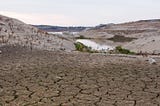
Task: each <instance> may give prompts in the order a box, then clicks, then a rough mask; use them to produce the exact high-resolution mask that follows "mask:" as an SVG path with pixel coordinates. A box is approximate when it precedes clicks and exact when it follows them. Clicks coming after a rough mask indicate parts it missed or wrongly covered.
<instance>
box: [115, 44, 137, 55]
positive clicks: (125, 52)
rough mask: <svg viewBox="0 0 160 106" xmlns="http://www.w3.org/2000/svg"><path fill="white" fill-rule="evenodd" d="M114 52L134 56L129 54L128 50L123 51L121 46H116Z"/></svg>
mask: <svg viewBox="0 0 160 106" xmlns="http://www.w3.org/2000/svg"><path fill="white" fill-rule="evenodd" d="M115 51H116V53H120V54H132V55H133V54H136V53H135V52H131V51H130V50H128V49H124V48H122V47H121V46H117V47H116V49H115Z"/></svg>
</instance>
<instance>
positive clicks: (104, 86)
mask: <svg viewBox="0 0 160 106" xmlns="http://www.w3.org/2000/svg"><path fill="white" fill-rule="evenodd" d="M0 50H2V54H0V106H159V105H160V68H159V67H160V62H159V60H158V58H157V61H158V63H157V64H156V65H150V64H149V63H148V62H146V61H145V59H143V58H142V57H135V58H131V57H130V58H129V57H123V56H108V55H102V54H87V53H65V52H48V51H36V50H33V51H30V50H26V49H24V48H21V47H15V48H13V47H3V48H0Z"/></svg>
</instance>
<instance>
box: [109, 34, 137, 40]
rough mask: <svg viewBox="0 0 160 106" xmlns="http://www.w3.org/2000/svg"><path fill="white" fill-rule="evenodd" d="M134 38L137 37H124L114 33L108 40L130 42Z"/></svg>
mask: <svg viewBox="0 0 160 106" xmlns="http://www.w3.org/2000/svg"><path fill="white" fill-rule="evenodd" d="M134 39H137V38H131V37H125V36H120V35H115V36H114V37H112V38H108V40H111V41H113V42H131V41H132V40H134Z"/></svg>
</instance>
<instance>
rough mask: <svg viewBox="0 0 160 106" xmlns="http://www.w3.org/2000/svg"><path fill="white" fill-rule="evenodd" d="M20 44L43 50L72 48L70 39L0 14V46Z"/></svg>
mask: <svg viewBox="0 0 160 106" xmlns="http://www.w3.org/2000/svg"><path fill="white" fill-rule="evenodd" d="M3 45H21V46H25V47H29V48H31V49H32V48H38V49H43V50H52V51H53V50H74V45H73V43H72V40H70V39H64V38H63V37H59V36H56V35H51V34H48V33H47V32H45V31H41V30H39V29H38V28H35V27H33V26H31V25H28V24H25V23H23V22H21V21H19V20H17V19H13V18H9V17H5V16H2V15H0V46H3Z"/></svg>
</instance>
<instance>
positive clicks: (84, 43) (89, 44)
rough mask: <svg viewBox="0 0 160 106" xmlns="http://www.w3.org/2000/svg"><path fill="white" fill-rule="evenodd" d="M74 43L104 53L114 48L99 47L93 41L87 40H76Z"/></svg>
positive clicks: (107, 46)
mask: <svg viewBox="0 0 160 106" xmlns="http://www.w3.org/2000/svg"><path fill="white" fill-rule="evenodd" d="M76 42H80V43H82V44H83V45H85V46H87V47H91V49H92V50H98V51H100V50H104V51H108V50H113V49H114V47H112V46H109V45H101V44H98V43H96V42H94V41H91V40H88V39H78V40H76Z"/></svg>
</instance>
